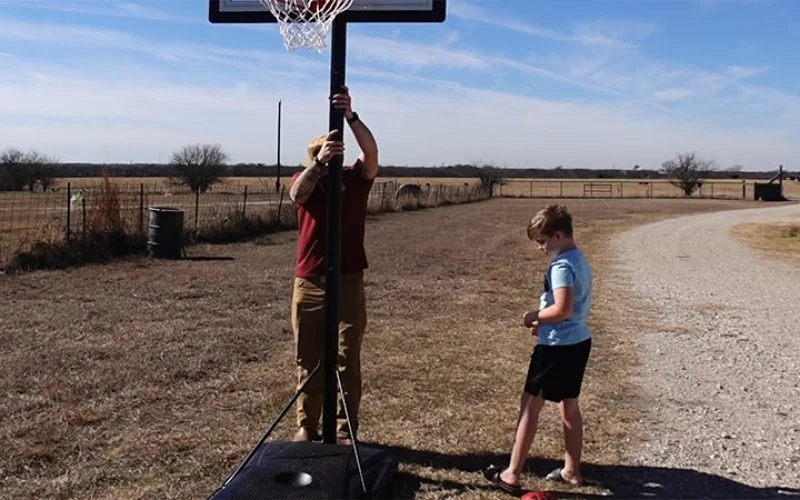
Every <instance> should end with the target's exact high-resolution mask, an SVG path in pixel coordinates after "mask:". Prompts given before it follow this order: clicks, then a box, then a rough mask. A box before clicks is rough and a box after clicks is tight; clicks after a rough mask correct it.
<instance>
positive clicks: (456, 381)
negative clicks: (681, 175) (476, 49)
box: [0, 199, 753, 499]
mask: <svg viewBox="0 0 800 500" xmlns="http://www.w3.org/2000/svg"><path fill="white" fill-rule="evenodd" d="M543 203H545V201H543V200H514V199H496V200H492V201H489V202H485V203H476V204H468V205H461V206H451V207H446V208H440V209H433V210H423V211H415V212H405V213H396V214H387V215H379V216H371V217H370V222H369V224H368V230H367V235H368V241H367V249H368V253H369V256H370V264H371V269H370V270H369V271H368V274H367V294H368V300H369V326H368V333H367V337H366V339H365V345H364V350H365V352H364V375H365V396H364V404H363V413H362V421H363V424H362V425H363V429H362V434H361V438H362V439H363V440H365V441H366V442H368V443H373V444H376V445H381V446H389V447H392V450H393V453H394V456H395V457H396V458H398V459H399V460H400V461H401V474H400V476H398V478H397V481H396V487H397V491H398V493H401V494H402V495H403V496H408V497H413V496H417V497H418V498H451V497H459V498H498V499H499V498H506V497H505V496H504V495H502V494H500V493H496V492H495V491H494V490H492V489H490V488H488V487H487V485H486V484H485V481H484V480H483V479H482V478H481V477H480V474H479V473H478V470H479V469H480V468H482V467H485V466H486V465H488V464H489V463H490V462H504V461H506V460H507V459H508V453H509V451H510V447H511V445H512V440H513V432H514V423H515V418H516V412H517V404H518V397H519V391H520V388H521V386H522V382H523V377H524V375H525V371H526V369H527V363H528V357H529V353H530V349H531V347H532V344H531V340H530V338H529V334H528V333H527V332H526V331H525V330H524V329H522V328H520V327H519V322H520V317H521V314H522V312H523V311H525V310H526V309H527V308H529V307H531V306H533V305H534V304H535V303H536V300H537V297H538V295H539V293H540V286H541V282H542V273H543V271H544V268H545V259H544V257H543V256H541V255H538V254H536V253H534V252H533V248H532V245H531V244H530V242H528V241H527V240H526V238H525V224H526V219H527V218H528V217H529V216H530V215H531V214H532V213H533V212H534V211H535V210H536V209H538V208H539V207H540V206H541V205H542V204H543ZM569 206H570V209H571V210H572V212H573V213H574V215H575V217H576V220H577V226H576V229H577V236H578V239H579V242H580V243H581V245H582V247H583V248H584V249H585V250H586V252H587V253H588V255H589V257H590V259H591V260H592V262H593V264H594V268H595V272H596V276H597V278H596V280H597V281H596V283H597V298H596V303H595V307H594V314H593V318H592V327H593V329H594V333H595V338H596V342H595V350H594V352H593V356H592V359H591V362H590V366H589V369H588V373H587V381H586V386H585V397H584V403H583V407H584V411H585V415H586V433H585V441H586V449H585V459H586V461H587V462H588V463H590V464H592V465H602V464H614V463H619V461H620V460H622V459H623V456H624V451H625V448H626V447H627V446H629V445H630V443H631V442H635V441H636V440H637V439H639V438H638V437H637V435H640V434H641V433H642V432H643V431H642V430H641V429H639V428H638V427H637V425H638V424H637V420H638V417H639V413H638V412H639V410H638V409H637V408H639V407H640V406H637V395H636V394H634V393H633V392H632V387H633V386H634V385H635V381H633V380H631V379H630V375H629V372H630V370H631V369H632V368H633V366H634V363H636V359H635V356H634V354H633V353H632V352H631V348H630V343H629V341H628V340H627V339H628V338H630V335H631V332H630V331H629V330H627V329H621V328H620V326H619V325H622V324H625V325H627V328H636V326H635V324H634V323H626V322H622V321H621V320H620V318H617V317H612V316H611V315H610V314H609V313H608V312H607V311H608V310H609V308H608V307H606V306H607V305H608V304H609V303H610V301H614V300H615V299H616V297H615V294H617V293H619V287H620V286H622V284H621V283H619V282H616V281H614V280H608V279H607V278H608V273H607V271H606V269H607V268H606V266H605V264H606V263H607V262H608V261H609V259H611V258H612V257H613V256H612V255H610V254H609V252H608V251H607V242H608V241H609V238H610V237H611V235H613V234H615V233H616V232H617V231H620V230H622V229H625V228H628V227H631V226H633V225H636V224H640V223H642V222H646V221H650V220H655V219H659V218H664V217H671V216H676V215H679V214H682V213H690V212H698V211H710V210H717V209H724V208H736V207H742V208H743V207H748V206H753V204H751V203H731V202H721V201H680V202H676V201H668V200H641V201H617V200H615V201H594V202H592V201H578V200H575V201H570V202H569ZM294 245H295V235H294V233H293V232H288V233H280V234H277V235H272V236H269V237H266V238H262V239H260V240H258V241H257V242H256V243H249V244H233V245H225V246H211V245H201V246H197V247H194V248H193V249H192V251H191V252H190V256H195V257H214V258H218V259H219V260H201V259H197V260H183V261H175V262H172V261H169V262H168V261H151V260H147V259H142V258H133V259H129V260H126V261H121V262H117V263H114V264H112V265H107V266H87V267H84V268H79V269H72V270H66V271H42V272H37V273H31V274H26V275H20V276H13V277H11V276H5V277H3V276H0V288H2V290H3V297H4V299H5V300H3V301H1V302H0V317H2V318H3V321H2V322H0V346H2V347H0V349H2V350H1V351H0V352H2V359H3V363H2V364H1V365H0V391H2V393H3V394H4V397H3V399H2V401H0V421H2V422H3V424H2V427H1V428H0V439H2V441H3V443H4V453H3V454H2V456H0V497H2V498H38V499H43V498H103V499H105V498H108V499H128V498H154V497H158V498H181V499H184V498H205V496H206V495H208V494H209V493H210V492H211V491H213V490H214V489H215V488H216V487H217V486H219V484H220V483H221V482H222V481H223V480H224V479H225V478H226V477H227V475H228V474H229V473H230V472H231V471H232V470H233V469H234V468H235V466H236V465H237V464H238V463H239V461H240V460H241V459H242V458H243V457H244V455H245V454H246V453H247V451H248V450H249V449H250V447H251V446H252V445H253V444H254V443H255V442H256V441H257V440H258V438H259V437H260V436H261V434H262V433H263V432H264V429H265V428H266V426H267V424H268V423H269V422H270V421H271V420H272V418H274V417H275V415H277V412H278V410H279V409H280V407H281V406H282V405H283V404H285V402H286V401H287V400H288V398H289V397H290V394H291V392H292V389H293V384H294V380H293V374H294V370H293V366H292V335H291V332H290V323H289V304H290V295H291V283H292V273H293V264H294V256H295V246H294ZM292 423H293V418H292V414H291V413H290V415H289V416H287V418H286V419H285V420H284V423H283V424H282V425H281V426H280V427H279V428H278V431H277V433H276V437H278V438H287V437H288V436H289V435H290V432H291V431H292V430H293V429H292V427H291V426H292ZM631 440H633V441H631ZM561 450H562V447H561V434H560V427H559V424H558V421H557V413H556V410H555V407H552V406H549V407H547V408H546V409H545V410H544V412H543V414H542V426H541V429H540V431H539V434H538V436H537V438H536V442H535V444H534V447H533V449H532V457H533V458H532V459H531V461H530V469H531V471H533V472H535V473H545V472H548V471H549V469H550V467H552V466H553V465H554V464H555V460H557V459H558V458H559V457H560V455H561ZM587 471H588V474H587V476H588V477H590V478H591V468H589V469H587ZM526 485H527V486H529V487H538V486H543V485H542V483H541V481H539V480H537V479H535V476H533V475H531V476H530V478H529V479H528V480H527V482H526ZM602 489H603V488H602V487H600V486H588V487H586V488H581V489H579V490H577V491H578V492H583V493H587V494H588V493H592V492H600V491H602Z"/></svg>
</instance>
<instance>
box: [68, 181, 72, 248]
mask: <svg viewBox="0 0 800 500" xmlns="http://www.w3.org/2000/svg"><path fill="white" fill-rule="evenodd" d="M71 204H72V183H71V182H68V183H67V240H69V237H70V230H71V222H72V221H71V220H70V219H71V218H72V208H71Z"/></svg>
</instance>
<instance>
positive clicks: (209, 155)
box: [170, 144, 228, 193]
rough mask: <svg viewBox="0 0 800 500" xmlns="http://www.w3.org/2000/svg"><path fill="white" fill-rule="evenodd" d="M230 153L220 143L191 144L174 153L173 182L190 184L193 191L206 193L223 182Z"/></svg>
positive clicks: (171, 163) (171, 161)
mask: <svg viewBox="0 0 800 500" xmlns="http://www.w3.org/2000/svg"><path fill="white" fill-rule="evenodd" d="M227 161H228V155H227V154H226V153H225V152H224V151H223V150H222V146H220V145H219V144H191V145H188V146H184V147H183V148H181V150H180V151H177V152H175V153H173V154H172V159H171V160H170V165H172V168H173V169H174V170H175V174H174V175H173V177H172V182H174V183H176V184H181V185H185V186H188V187H189V189H191V190H192V192H198V191H199V192H201V193H205V192H206V191H208V189H209V188H210V187H211V186H212V185H214V184H216V183H218V182H222V180H223V178H224V177H225V174H226V173H227V166H226V165H225V162H227Z"/></svg>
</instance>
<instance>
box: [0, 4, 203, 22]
mask: <svg viewBox="0 0 800 500" xmlns="http://www.w3.org/2000/svg"><path fill="white" fill-rule="evenodd" d="M2 5H9V6H12V7H24V8H26V9H36V10H49V11H54V12H66V13H78V14H87V15H90V16H103V17H122V18H131V19H142V20H148V21H164V22H173V23H174V22H179V23H200V22H202V21H201V20H198V19H194V18H188V17H182V16H176V15H172V14H170V13H169V12H167V11H166V10H165V9H164V8H163V7H165V6H167V5H169V4H167V3H154V2H151V3H150V4H149V5H143V4H141V3H133V2H98V1H96V0H70V1H68V2H67V1H63V0H0V6H2Z"/></svg>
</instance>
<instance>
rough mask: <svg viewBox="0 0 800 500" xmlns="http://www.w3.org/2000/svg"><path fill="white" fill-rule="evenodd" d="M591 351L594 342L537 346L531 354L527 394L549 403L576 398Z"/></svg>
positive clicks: (589, 340)
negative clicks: (541, 398) (539, 396)
mask: <svg viewBox="0 0 800 500" xmlns="http://www.w3.org/2000/svg"><path fill="white" fill-rule="evenodd" d="M591 350H592V339H591V338H589V339H586V340H584V341H583V342H579V343H577V344H572V345H565V346H559V345H537V346H536V347H535V348H534V349H533V354H531V363H530V366H528V378H527V379H526V380H525V392H527V393H528V394H531V395H534V396H537V395H541V396H542V397H543V398H544V399H546V400H548V401H554V402H560V401H561V400H562V399H569V398H577V397H578V396H579V395H580V393H581V384H582V383H583V373H584V371H585V370H586V363H587V362H588V361H589V352H590V351H591Z"/></svg>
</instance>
